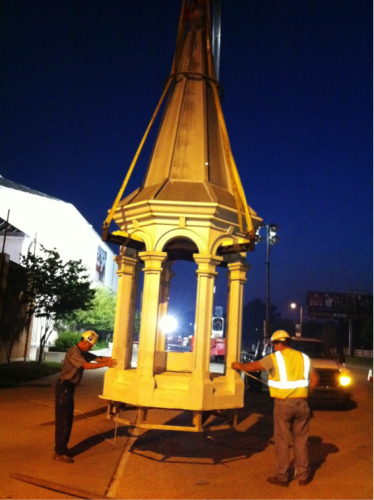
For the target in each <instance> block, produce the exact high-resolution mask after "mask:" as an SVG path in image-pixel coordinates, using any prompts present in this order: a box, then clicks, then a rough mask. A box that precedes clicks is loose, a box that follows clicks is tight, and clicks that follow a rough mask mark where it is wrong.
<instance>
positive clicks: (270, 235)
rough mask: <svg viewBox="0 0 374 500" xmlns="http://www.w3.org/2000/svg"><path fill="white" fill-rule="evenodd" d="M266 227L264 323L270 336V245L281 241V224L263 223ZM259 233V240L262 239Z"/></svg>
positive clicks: (265, 332) (266, 334) (265, 334)
mask: <svg viewBox="0 0 374 500" xmlns="http://www.w3.org/2000/svg"><path fill="white" fill-rule="evenodd" d="M262 227H266V319H265V323H264V337H270V259H269V256H270V246H272V245H276V244H277V243H278V241H279V238H278V237H277V231H278V228H279V226H277V225H276V224H263V226H262ZM261 240H263V238H261V237H260V236H259V235H258V234H257V241H261Z"/></svg>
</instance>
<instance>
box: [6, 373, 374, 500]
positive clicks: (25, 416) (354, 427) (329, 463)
mask: <svg viewBox="0 0 374 500" xmlns="http://www.w3.org/2000/svg"><path fill="white" fill-rule="evenodd" d="M221 367H222V365H221ZM104 372H105V369H100V370H94V371H90V372H87V373H85V375H84V378H83V381H82V384H81V386H80V387H79V388H78V389H77V393H76V413H75V421H74V427H73V432H72V437H71V442H70V446H71V449H72V451H73V453H74V459H75V463H74V464H62V463H60V462H55V461H54V460H53V459H52V457H53V435H54V382H55V379H56V376H53V377H46V378H45V379H41V380H39V381H36V382H34V383H30V384H26V385H24V386H22V387H20V388H18V389H5V390H2V391H0V407H1V416H2V422H1V424H2V425H1V427H0V446H1V453H0V470H1V480H0V498H3V499H5V498H29V499H42V498H75V497H74V495H72V494H69V493H66V488H67V487H71V488H79V489H83V490H86V491H88V492H92V493H93V494H92V495H90V493H88V494H86V495H85V496H84V498H94V497H95V495H96V496H99V498H104V496H105V495H107V496H108V497H112V498H132V499H146V498H154V499H156V498H159V499H161V498H165V499H173V498H174V499H188V498H191V499H192V498H205V499H206V498H217V499H218V498H222V499H224V498H230V499H243V498H297V499H301V498H313V499H317V498H319V499H320V498H336V499H345V498H350V499H366V498H373V462H372V458H373V386H372V384H370V383H368V382H367V380H366V377H367V370H364V371H360V370H353V374H354V377H355V380H356V383H355V387H354V395H353V398H352V399H353V403H352V405H351V407H350V409H349V410H348V411H336V410H332V409H329V408H325V409H323V408H318V409H314V411H313V418H312V421H311V429H310V440H309V446H310V457H311V464H312V468H313V473H314V479H313V481H312V482H311V483H310V484H309V485H308V486H306V487H303V488H301V487H299V486H298V484H297V483H296V482H292V483H291V484H290V486H289V488H280V487H277V486H274V485H271V484H269V483H267V482H266V477H267V476H268V475H271V474H273V471H274V465H275V455H274V445H273V444H272V404H271V400H270V398H269V396H268V394H266V393H265V392H264V393H261V394H256V393H246V398H245V399H246V400H245V407H244V408H243V409H241V410H240V411H239V425H238V427H237V428H236V429H235V430H234V429H232V430H229V431H219V432H218V431H215V432H204V433H202V434H193V433H187V432H186V433H184V432H174V431H145V430H138V429H131V428H129V427H125V426H121V425H119V426H118V427H117V430H116V429H115V424H114V422H113V421H112V420H108V419H106V416H105V411H106V405H105V401H103V400H101V399H99V398H98V397H97V396H98V395H99V394H101V391H102V381H103V374H104ZM123 413H124V414H125V415H124V417H125V418H129V419H130V420H132V419H133V418H134V417H135V410H126V411H125V412H123ZM150 413H151V412H150ZM149 418H152V419H155V420H157V421H158V422H160V423H161V422H162V423H165V422H169V423H171V422H174V423H179V424H181V423H187V421H188V419H189V414H188V413H187V412H180V411H171V410H169V411H165V410H154V413H153V414H150V415H149ZM115 430H116V437H115V439H114V436H115ZM15 473H16V474H23V475H27V476H29V477H31V478H34V479H35V480H36V482H38V481H39V483H40V481H42V480H46V481H50V482H54V483H57V485H59V486H58V488H57V489H58V491H54V490H51V489H48V488H42V487H40V486H38V485H36V484H29V483H25V482H23V481H20V480H17V479H15V478H14V476H11V475H12V474H15Z"/></svg>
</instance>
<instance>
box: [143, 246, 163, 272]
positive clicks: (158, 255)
mask: <svg viewBox="0 0 374 500" xmlns="http://www.w3.org/2000/svg"><path fill="white" fill-rule="evenodd" d="M167 256H168V254H167V253H166V252H156V251H155V252H140V253H139V257H140V258H141V259H142V260H143V261H144V264H145V267H144V271H160V272H161V271H162V263H163V262H164V261H165V259H166V258H167Z"/></svg>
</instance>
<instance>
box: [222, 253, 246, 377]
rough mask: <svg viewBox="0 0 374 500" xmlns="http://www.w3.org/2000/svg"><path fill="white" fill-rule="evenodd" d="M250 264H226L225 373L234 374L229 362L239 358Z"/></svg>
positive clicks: (240, 262) (241, 262)
mask: <svg viewBox="0 0 374 500" xmlns="http://www.w3.org/2000/svg"><path fill="white" fill-rule="evenodd" d="M250 267H251V266H250V264H247V263H246V262H243V261H238V262H233V263H231V264H228V268H229V286H230V293H229V297H230V299H229V304H228V311H227V315H228V317H229V321H228V328H227V338H226V345H227V354H226V367H227V374H228V375H229V374H230V372H231V373H232V374H235V370H232V369H231V364H232V363H233V362H234V361H239V360H240V350H241V337H242V316H243V291H244V283H245V282H246V281H247V280H246V274H247V271H248V270H249V269H250Z"/></svg>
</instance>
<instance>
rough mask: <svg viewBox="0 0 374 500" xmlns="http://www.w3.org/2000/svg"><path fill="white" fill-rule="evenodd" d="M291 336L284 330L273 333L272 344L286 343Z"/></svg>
mask: <svg viewBox="0 0 374 500" xmlns="http://www.w3.org/2000/svg"><path fill="white" fill-rule="evenodd" d="M289 338H290V336H289V335H288V333H287V332H285V331H284V330H278V331H276V332H274V333H273V336H272V337H271V341H272V342H285V340H286V339H289Z"/></svg>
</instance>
